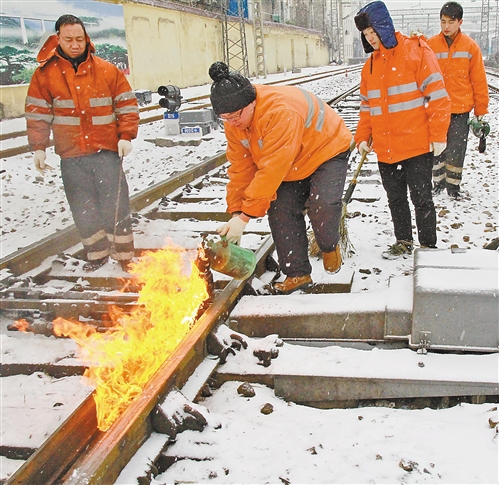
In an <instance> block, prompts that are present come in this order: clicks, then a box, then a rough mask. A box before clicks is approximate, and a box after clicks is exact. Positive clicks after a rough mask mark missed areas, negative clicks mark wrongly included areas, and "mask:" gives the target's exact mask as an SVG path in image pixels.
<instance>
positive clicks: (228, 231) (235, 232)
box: [217, 216, 248, 244]
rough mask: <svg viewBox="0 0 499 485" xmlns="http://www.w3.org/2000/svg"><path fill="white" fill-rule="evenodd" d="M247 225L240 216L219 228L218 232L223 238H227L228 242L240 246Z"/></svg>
mask: <svg viewBox="0 0 499 485" xmlns="http://www.w3.org/2000/svg"><path fill="white" fill-rule="evenodd" d="M246 224H248V223H247V222H246V221H243V220H242V219H241V218H240V217H239V216H235V217H233V218H232V219H231V220H230V221H229V222H227V223H226V224H224V225H223V226H222V227H220V228H218V229H217V232H218V234H220V235H221V236H225V237H226V238H227V241H229V242H231V243H234V244H239V242H240V241H241V236H242V235H243V231H244V228H245V227H246Z"/></svg>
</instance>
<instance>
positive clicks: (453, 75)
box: [428, 30, 489, 116]
mask: <svg viewBox="0 0 499 485" xmlns="http://www.w3.org/2000/svg"><path fill="white" fill-rule="evenodd" d="M428 44H429V46H430V47H431V48H432V49H433V51H434V52H435V55H436V56H437V59H438V64H439V65H440V69H441V71H442V74H443V75H444V81H445V88H446V89H447V92H448V93H449V96H450V99H451V101H452V108H451V112H452V113H456V114H457V113H469V112H470V111H471V110H472V109H473V108H474V111H475V116H480V115H484V114H487V113H488V107H489V88H488V87H487V75H486V74H485V66H484V64H483V59H482V52H481V51H480V47H479V46H478V44H477V43H476V42H475V41H474V40H473V39H472V38H471V37H469V36H467V35H466V34H463V33H462V32H461V30H459V32H458V34H457V36H456V38H455V39H454V42H452V44H451V45H450V47H449V46H448V44H447V42H446V40H445V36H444V34H443V33H442V32H440V34H438V35H434V36H433V37H431V38H430V39H428Z"/></svg>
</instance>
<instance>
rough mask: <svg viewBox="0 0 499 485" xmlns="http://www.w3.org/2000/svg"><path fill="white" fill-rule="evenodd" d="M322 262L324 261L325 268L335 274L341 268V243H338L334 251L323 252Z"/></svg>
mask: <svg viewBox="0 0 499 485" xmlns="http://www.w3.org/2000/svg"><path fill="white" fill-rule="evenodd" d="M322 262H323V263H324V269H325V270H326V272H327V273H329V274H335V273H337V272H338V271H339V270H340V269H341V262H342V259H341V251H340V245H339V244H337V245H336V247H335V248H334V251H331V252H329V253H322Z"/></svg>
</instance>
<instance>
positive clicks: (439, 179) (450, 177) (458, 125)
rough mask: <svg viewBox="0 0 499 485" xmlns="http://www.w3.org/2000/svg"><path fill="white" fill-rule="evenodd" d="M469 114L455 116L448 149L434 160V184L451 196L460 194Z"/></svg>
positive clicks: (450, 128) (451, 123)
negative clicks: (440, 185)
mask: <svg viewBox="0 0 499 485" xmlns="http://www.w3.org/2000/svg"><path fill="white" fill-rule="evenodd" d="M469 117H470V114H469V113H459V114H453V115H451V118H450V125H449V130H448V131H447V148H446V149H445V150H444V151H443V152H442V153H441V154H440V155H439V156H438V157H434V159H433V182H434V183H435V184H437V185H438V184H442V185H443V188H446V189H447V192H448V193H449V194H452V193H456V192H459V189H460V185H461V179H462V177H463V166H464V157H465V155H466V145H467V144H468V133H469V127H468V120H469Z"/></svg>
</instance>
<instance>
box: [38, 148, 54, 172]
mask: <svg viewBox="0 0 499 485" xmlns="http://www.w3.org/2000/svg"><path fill="white" fill-rule="evenodd" d="M46 158H47V155H46V154H45V150H35V155H34V156H33V162H34V163H35V168H36V169H37V170H38V171H39V172H40V173H41V174H42V176H43V175H45V170H53V167H51V166H50V165H48V164H47V163H45V159H46Z"/></svg>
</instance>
